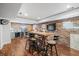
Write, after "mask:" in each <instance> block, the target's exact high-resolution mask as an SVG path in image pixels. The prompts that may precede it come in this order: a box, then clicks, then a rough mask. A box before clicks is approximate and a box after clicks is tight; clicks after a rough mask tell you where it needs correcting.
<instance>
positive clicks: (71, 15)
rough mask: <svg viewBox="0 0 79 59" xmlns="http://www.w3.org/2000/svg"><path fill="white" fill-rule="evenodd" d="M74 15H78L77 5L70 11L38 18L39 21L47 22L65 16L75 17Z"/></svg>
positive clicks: (62, 18)
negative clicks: (41, 18)
mask: <svg viewBox="0 0 79 59" xmlns="http://www.w3.org/2000/svg"><path fill="white" fill-rule="evenodd" d="M76 16H79V7H78V8H75V9H73V10H71V11H67V12H64V13H60V14H58V15H56V16H52V17H49V18H47V19H43V20H40V21H39V23H44V22H49V21H56V20H64V19H66V18H72V17H76Z"/></svg>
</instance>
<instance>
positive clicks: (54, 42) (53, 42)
mask: <svg viewBox="0 0 79 59" xmlns="http://www.w3.org/2000/svg"><path fill="white" fill-rule="evenodd" d="M47 43H48V47H50V49H51V55H53V51H52V50H53V47H54V48H55V53H56V56H58V53H57V47H56V41H53V40H49V41H47Z"/></svg>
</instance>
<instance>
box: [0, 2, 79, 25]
mask: <svg viewBox="0 0 79 59" xmlns="http://www.w3.org/2000/svg"><path fill="white" fill-rule="evenodd" d="M72 7H74V8H76V7H79V3H0V17H2V18H13V19H11V21H12V20H13V21H14V22H16V20H17V19H18V20H17V22H22V23H32V22H33V23H35V22H36V20H38V21H41V22H43V21H47V20H55V19H57V17H58V19H59V16H56V17H54V16H52V17H54V18H53V19H52V18H47V17H49V16H51V15H55V14H58V13H61V12H63V11H66V10H68V9H70V8H72ZM78 12H79V11H78V10H77V12H76V13H75V11H74V13H73V12H71V13H73V14H74V15H75V14H77V13H78ZM71 13H70V14H71ZM68 14H69V13H67V14H66V15H67V16H68ZM74 15H73V16H74ZM78 15H79V13H78ZM62 16H63V17H66V16H64V14H62V15H61V18H62ZM46 18H47V19H46ZM14 19H15V20H14ZM19 19H20V20H19ZM43 19H44V20H43ZM21 20H22V21H21ZM25 20H28V22H27V21H25ZM42 20H43V21H42Z"/></svg>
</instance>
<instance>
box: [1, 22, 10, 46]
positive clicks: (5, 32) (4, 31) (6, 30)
mask: <svg viewBox="0 0 79 59" xmlns="http://www.w3.org/2000/svg"><path fill="white" fill-rule="evenodd" d="M10 42H11V37H10V23H9V24H7V25H0V48H2V47H3V45H4V44H7V43H10Z"/></svg>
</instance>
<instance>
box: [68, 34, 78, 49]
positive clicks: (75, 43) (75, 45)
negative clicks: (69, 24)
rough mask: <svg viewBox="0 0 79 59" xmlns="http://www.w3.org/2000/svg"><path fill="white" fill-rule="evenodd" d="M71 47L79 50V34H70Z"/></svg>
mask: <svg viewBox="0 0 79 59" xmlns="http://www.w3.org/2000/svg"><path fill="white" fill-rule="evenodd" d="M70 47H71V48H73V49H76V50H79V34H70Z"/></svg>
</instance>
